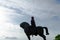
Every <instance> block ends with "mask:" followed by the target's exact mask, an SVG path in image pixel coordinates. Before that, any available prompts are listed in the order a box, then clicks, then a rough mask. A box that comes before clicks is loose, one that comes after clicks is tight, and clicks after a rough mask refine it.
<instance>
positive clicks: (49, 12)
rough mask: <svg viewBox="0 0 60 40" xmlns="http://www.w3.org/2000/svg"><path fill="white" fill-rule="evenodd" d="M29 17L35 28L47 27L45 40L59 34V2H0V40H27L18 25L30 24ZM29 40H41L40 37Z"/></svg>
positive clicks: (6, 0) (55, 0)
mask: <svg viewBox="0 0 60 40" xmlns="http://www.w3.org/2000/svg"><path fill="white" fill-rule="evenodd" d="M31 16H34V17H35V22H36V25H37V26H43V27H48V30H49V33H50V34H49V35H46V37H47V40H54V37H55V36H56V35H57V34H60V31H59V30H60V0H0V39H1V38H2V39H3V38H6V37H11V38H13V37H16V38H17V39H18V40H28V39H27V37H26V35H25V33H24V30H23V29H22V28H21V27H20V23H22V22H28V23H29V24H30V21H31ZM44 33H45V32H44ZM17 39H16V40H17ZM31 39H32V40H37V39H38V40H40V39H41V40H43V39H42V38H41V37H40V36H34V37H31Z"/></svg>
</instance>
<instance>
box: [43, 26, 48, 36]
mask: <svg viewBox="0 0 60 40" xmlns="http://www.w3.org/2000/svg"><path fill="white" fill-rule="evenodd" d="M43 28H44V29H45V30H46V35H49V32H48V28H47V27H43Z"/></svg>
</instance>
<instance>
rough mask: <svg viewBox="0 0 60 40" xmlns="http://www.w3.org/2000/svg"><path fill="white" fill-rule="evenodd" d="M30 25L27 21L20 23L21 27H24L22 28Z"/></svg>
mask: <svg viewBox="0 0 60 40" xmlns="http://www.w3.org/2000/svg"><path fill="white" fill-rule="evenodd" d="M29 26H30V25H29V24H28V23H27V22H22V23H21V24H20V27H22V28H26V27H29Z"/></svg>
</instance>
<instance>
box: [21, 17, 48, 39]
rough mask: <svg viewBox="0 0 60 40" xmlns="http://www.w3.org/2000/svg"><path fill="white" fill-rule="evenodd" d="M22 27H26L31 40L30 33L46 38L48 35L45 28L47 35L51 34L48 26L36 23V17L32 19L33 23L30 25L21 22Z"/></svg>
mask: <svg viewBox="0 0 60 40" xmlns="http://www.w3.org/2000/svg"><path fill="white" fill-rule="evenodd" d="M20 27H22V28H23V29H24V32H25V34H26V36H27V37H28V39H29V40H30V35H39V36H41V37H42V38H43V39H44V40H46V36H45V35H44V30H43V29H45V30H46V35H49V32H48V28H47V27H42V26H37V27H36V25H35V21H34V17H32V19H31V25H29V24H28V23H27V22H22V23H21V24H20Z"/></svg>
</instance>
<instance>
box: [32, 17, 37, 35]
mask: <svg viewBox="0 0 60 40" xmlns="http://www.w3.org/2000/svg"><path fill="white" fill-rule="evenodd" d="M31 27H32V29H33V30H32V31H33V32H34V33H33V34H35V35H37V34H36V24H35V20H34V17H33V16H32V17H31Z"/></svg>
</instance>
